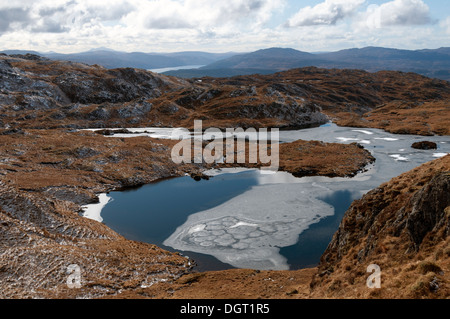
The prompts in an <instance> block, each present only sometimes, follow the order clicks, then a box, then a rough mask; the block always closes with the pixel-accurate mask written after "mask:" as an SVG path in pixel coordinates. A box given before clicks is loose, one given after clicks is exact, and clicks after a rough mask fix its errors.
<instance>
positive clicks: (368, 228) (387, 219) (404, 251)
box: [311, 156, 450, 298]
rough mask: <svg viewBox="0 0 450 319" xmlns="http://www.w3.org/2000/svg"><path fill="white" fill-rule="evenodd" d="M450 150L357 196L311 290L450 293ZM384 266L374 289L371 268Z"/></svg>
mask: <svg viewBox="0 0 450 319" xmlns="http://www.w3.org/2000/svg"><path fill="white" fill-rule="evenodd" d="M449 194H450V156H446V157H444V158H442V159H440V160H436V161H433V162H430V163H427V164H424V165H422V166H421V167H418V168H416V169H414V170H412V171H410V172H408V173H405V174H403V175H401V176H399V177H397V178H394V179H392V180H391V181H390V182H388V183H386V184H383V185H381V186H380V187H379V188H377V189H375V190H372V191H371V192H369V193H368V194H366V195H365V196H364V197H363V198H362V199H361V200H358V201H355V202H354V203H353V204H352V206H351V207H350V209H349V210H348V211H347V212H346V214H345V216H344V218H343V220H342V222H341V225H340V227H339V229H338V231H337V232H336V234H335V235H334V237H333V239H332V241H331V243H330V244H329V246H328V248H327V250H326V251H325V253H324V254H323V256H322V258H321V262H320V265H319V270H318V272H317V274H316V275H315V276H314V279H313V281H312V284H311V287H312V296H321V297H331V298H343V297H345V298H347V297H357V298H369V297H376V298H448V296H449V295H450V286H449V285H450V276H449V273H450V237H449V234H450V196H449ZM370 264H376V265H378V266H379V267H380V270H381V288H380V289H368V288H367V286H366V279H367V278H368V277H369V275H370V273H367V271H366V269H367V267H368V266H369V265H370Z"/></svg>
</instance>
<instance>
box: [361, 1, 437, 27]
mask: <svg viewBox="0 0 450 319" xmlns="http://www.w3.org/2000/svg"><path fill="white" fill-rule="evenodd" d="M365 19H366V22H367V25H368V26H369V27H371V28H382V27H390V26H414V25H425V24H429V23H431V22H432V19H431V16H430V8H429V7H428V6H427V5H426V4H425V3H424V2H423V1H422V0H393V1H390V2H387V3H384V4H382V5H380V6H378V5H372V6H369V8H368V9H367V12H366V13H365Z"/></svg>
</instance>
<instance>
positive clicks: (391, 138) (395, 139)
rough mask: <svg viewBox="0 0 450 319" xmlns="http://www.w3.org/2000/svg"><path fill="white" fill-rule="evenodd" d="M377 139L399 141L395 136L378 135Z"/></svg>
mask: <svg viewBox="0 0 450 319" xmlns="http://www.w3.org/2000/svg"><path fill="white" fill-rule="evenodd" d="M375 139H376V140H383V141H388V142H394V141H398V140H399V139H398V138H393V137H376V138H375Z"/></svg>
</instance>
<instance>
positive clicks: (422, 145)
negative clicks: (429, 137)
mask: <svg viewBox="0 0 450 319" xmlns="http://www.w3.org/2000/svg"><path fill="white" fill-rule="evenodd" d="M411 147H412V148H415V149H419V150H435V149H437V144H436V143H434V142H428V141H423V142H416V143H413V144H412V145H411Z"/></svg>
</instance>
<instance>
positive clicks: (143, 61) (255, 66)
mask: <svg viewBox="0 0 450 319" xmlns="http://www.w3.org/2000/svg"><path fill="white" fill-rule="evenodd" d="M3 53H6V54H26V53H31V54H37V55H41V56H44V57H47V58H49V59H55V60H64V61H74V62H83V63H87V64H91V65H92V64H98V65H101V66H104V67H106V68H110V69H112V68H120V67H132V68H139V69H147V70H148V69H160V68H172V67H186V66H192V65H204V66H203V67H201V68H197V69H183V70H173V71H168V72H165V73H164V74H167V75H174V76H178V77H185V78H193V77H204V76H211V77H229V76H235V75H248V74H255V73H259V74H271V73H276V72H280V71H285V70H289V69H295V68H301V67H307V66H315V67H320V68H328V69H330V68H336V69H362V70H366V71H369V72H376V71H381V70H392V71H403V72H414V73H419V74H422V75H425V76H428V77H431V78H439V79H443V80H447V81H450V48H440V49H435V50H399V49H390V48H382V47H366V48H362V49H347V50H341V51H336V52H326V53H307V52H302V51H298V50H294V49H288V48H269V49H263V50H258V51H255V52H251V53H240V54H237V53H233V52H229V53H207V52H196V51H192V52H177V53H142V52H131V53H127V52H119V51H113V50H110V49H106V48H99V49H96V50H91V51H87V52H82V53H73V54H60V53H54V52H49V53H39V52H36V51H20V50H7V51H3Z"/></svg>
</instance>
